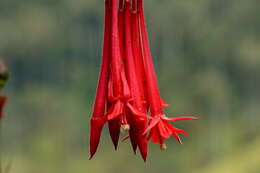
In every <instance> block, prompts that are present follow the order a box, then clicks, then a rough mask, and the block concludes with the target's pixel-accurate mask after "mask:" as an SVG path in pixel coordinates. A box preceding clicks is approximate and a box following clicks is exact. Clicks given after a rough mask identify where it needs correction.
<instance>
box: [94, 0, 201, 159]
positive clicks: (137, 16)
mask: <svg viewBox="0 0 260 173" xmlns="http://www.w3.org/2000/svg"><path fill="white" fill-rule="evenodd" d="M104 30H105V31H104V48H103V56H102V65H101V71H100V76H99V82H98V87H97V95H96V100H95V105H94V112H93V114H92V118H91V132H90V158H92V157H93V155H94V154H95V153H96V150H97V147H98V144H99V141H100V136H101V131H102V128H103V125H104V124H105V123H106V122H108V126H109V133H110V136H111V139H112V142H113V144H114V147H115V149H117V146H118V141H119V136H120V130H121V131H129V136H127V137H125V138H124V139H130V141H131V144H132V148H133V151H134V152H135V153H136V150H137V148H138V149H139V151H140V153H141V156H142V158H143V159H144V161H145V160H146V157H147V151H148V145H147V143H148V140H152V141H153V142H154V143H160V144H161V148H162V149H165V148H166V144H165V139H166V138H170V137H171V136H173V137H175V138H176V139H177V140H178V141H179V142H180V143H181V140H180V138H179V136H178V134H184V135H187V134H188V133H187V132H185V131H184V130H181V129H178V128H176V127H174V126H173V125H172V124H170V123H169V122H170V121H173V122H175V121H179V120H188V119H191V120H195V119H197V118H196V117H191V116H190V117H179V118H167V117H166V116H165V115H164V113H163V107H165V106H168V104H167V103H166V102H164V101H163V100H162V99H161V96H160V93H159V89H158V84H157V80H156V75H155V70H154V67H153V63H152V56H151V52H150V48H149V44H148V38H147V37H148V36H147V31H146V26H145V22H144V12H143V4H142V0H106V1H105V29H104ZM149 111H150V112H151V116H148V112H149ZM148 133H149V135H148V136H146V134H148Z"/></svg>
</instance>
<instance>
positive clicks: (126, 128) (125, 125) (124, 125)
mask: <svg viewBox="0 0 260 173" xmlns="http://www.w3.org/2000/svg"><path fill="white" fill-rule="evenodd" d="M129 130H130V125H129V124H123V125H121V127H120V131H121V132H127V131H129Z"/></svg>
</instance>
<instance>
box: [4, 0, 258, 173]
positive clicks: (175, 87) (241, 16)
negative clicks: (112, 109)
mask: <svg viewBox="0 0 260 173" xmlns="http://www.w3.org/2000/svg"><path fill="white" fill-rule="evenodd" d="M259 7H260V1H259V0H246V1H245V0H228V1H227V0H196V1H194V0H145V14H146V19H147V26H148V31H149V36H150V44H151V48H152V53H153V57H154V63H155V67H156V71H157V74H158V80H159V83H160V90H161V94H162V96H163V97H164V99H165V100H166V101H167V102H168V103H170V107H169V108H167V110H166V112H167V115H168V116H178V115H185V114H188V115H190V114H193V115H197V116H198V117H200V120H199V121H185V122H180V123H178V124H177V126H178V127H180V128H184V129H186V130H187V131H189V132H191V133H190V136H183V137H182V139H183V141H184V144H183V145H179V144H177V142H176V141H174V140H173V139H171V140H168V149H167V150H166V151H163V152H161V151H160V149H159V147H158V146H157V145H150V153H149V159H148V161H147V163H146V164H144V163H143V161H142V160H141V158H140V157H139V156H134V155H133V153H132V151H131V147H130V144H129V143H127V142H125V143H120V146H119V150H118V151H114V150H113V147H112V143H111V140H110V138H109V135H108V133H107V130H105V131H104V133H103V137H102V141H101V145H100V147H99V151H98V153H97V155H96V157H95V158H94V159H93V160H91V161H89V160H88V132H89V124H88V122H89V117H90V115H91V112H92V103H93V99H94V96H95V88H96V85H97V78H98V71H99V66H100V60H101V58H100V57H101V49H102V37H103V31H102V30H103V0H55V1H54V0H23V1H21V0H1V1H0V56H1V58H2V59H4V60H5V61H6V63H7V64H8V67H9V70H10V73H11V79H10V81H9V82H8V85H7V87H6V88H5V90H4V92H5V93H6V94H7V95H8V96H9V102H8V105H7V107H6V114H7V117H6V118H5V119H4V122H3V129H2V131H3V137H2V139H1V143H2V148H1V149H2V151H3V162H4V164H7V163H8V162H9V161H11V162H12V169H11V173H36V172H37V173H52V172H54V173H71V172H77V173H83V172H84V173H133V172H140V173H146V172H149V173H157V172H176V173H188V172H189V173H220V172H221V173H259V172H260V164H259V163H260V135H259V127H260V116H259V113H260V105H259V103H260V99H259V97H260V92H259V88H260V20H259V19H260V10H259ZM105 129H106V128H105Z"/></svg>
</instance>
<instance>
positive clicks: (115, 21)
mask: <svg viewBox="0 0 260 173" xmlns="http://www.w3.org/2000/svg"><path fill="white" fill-rule="evenodd" d="M118 5H119V3H118V0H112V32H111V33H112V40H111V41H112V42H111V45H112V50H111V51H112V58H111V59H112V61H111V76H112V77H111V78H112V87H113V97H114V99H113V100H114V102H113V103H111V104H112V105H111V108H110V109H109V110H108V114H107V117H108V120H109V132H110V136H111V139H112V141H113V144H114V146H115V149H116V148H117V145H118V139H119V134H120V130H119V129H120V128H122V129H123V130H128V129H129V124H128V122H127V119H126V112H125V106H126V105H125V102H126V101H127V100H128V99H129V98H130V90H129V86H128V83H127V81H126V76H125V69H124V62H123V58H122V50H121V49H122V47H123V46H120V33H119V28H122V27H121V26H119V22H120V23H121V24H122V22H123V21H121V20H120V21H119V19H123V14H124V13H119V7H118ZM122 35H123V34H122ZM121 39H123V38H121ZM120 48H121V49H120Z"/></svg>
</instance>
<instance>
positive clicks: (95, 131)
mask: <svg viewBox="0 0 260 173" xmlns="http://www.w3.org/2000/svg"><path fill="white" fill-rule="evenodd" d="M110 23H111V8H110V7H109V0H106V1H105V26H104V46H103V55H102V64H101V68H100V74H99V81H98V86H97V95H96V99H95V103H94V111H93V114H92V117H91V120H90V122H91V123H90V124H91V128H90V145H89V146H90V159H91V158H92V157H93V156H94V154H95V153H96V151H97V148H98V144H99V141H100V135H101V131H102V128H103V125H104V114H105V106H106V101H107V90H108V80H109V65H110V64H109V54H110V51H109V50H110V49H109V47H110V46H109V44H110V34H109V33H110V32H111V25H110Z"/></svg>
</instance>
